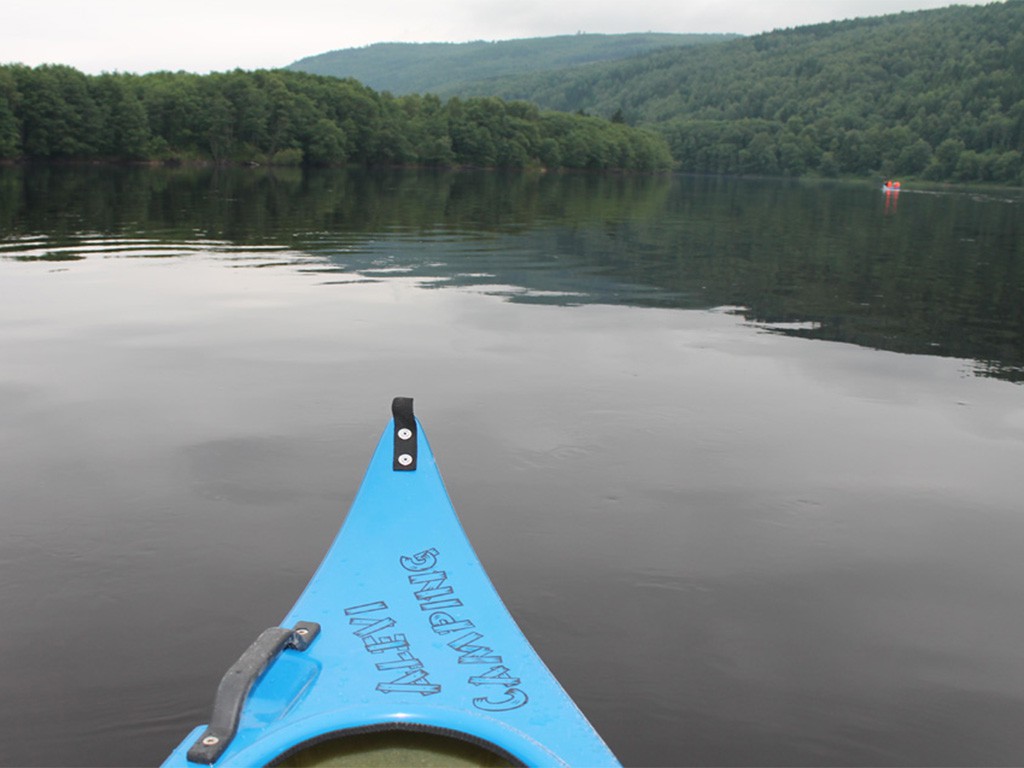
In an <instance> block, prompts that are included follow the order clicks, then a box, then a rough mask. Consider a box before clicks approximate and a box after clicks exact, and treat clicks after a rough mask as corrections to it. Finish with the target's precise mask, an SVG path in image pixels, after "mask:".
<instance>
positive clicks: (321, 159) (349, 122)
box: [0, 64, 672, 171]
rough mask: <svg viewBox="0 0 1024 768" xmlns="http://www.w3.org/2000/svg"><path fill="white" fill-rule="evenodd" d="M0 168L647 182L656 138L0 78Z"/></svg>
mask: <svg viewBox="0 0 1024 768" xmlns="http://www.w3.org/2000/svg"><path fill="white" fill-rule="evenodd" d="M0 159H5V160H8V161H12V160H26V161H69V160H92V161H97V160H99V161H114V162H162V163H203V162H212V163H218V164H238V165H244V164H261V165H284V166H288V165H344V164H365V165H421V166H438V167H452V166H474V167H507V168H529V167H538V168H540V167H543V168H572V169H593V170H627V171H660V170H666V169H668V168H670V167H671V164H672V157H671V153H670V152H669V149H668V145H667V143H666V141H665V139H664V137H662V136H661V135H659V134H657V133H655V132H653V131H649V130H645V129H641V128H635V127H630V126H627V125H623V124H621V123H615V122H612V121H609V120H606V119H603V118H599V117H590V116H586V115H580V114H565V113H559V112H554V111H542V110H541V109H539V108H538V107H536V106H534V105H532V104H527V103H525V102H516V101H504V100H502V99H498V98H493V97H481V98H467V99H459V98H452V99H449V100H447V101H442V100H441V99H439V98H438V97H435V96H419V95H408V96H399V97H396V96H392V95H390V94H388V93H378V92H376V91H374V90H372V89H370V88H367V87H366V86H364V85H362V84H360V83H358V82H356V81H355V80H346V79H338V78H333V77H323V76H316V75H309V74H306V73H301V72H289V71H284V70H267V71H254V72H248V71H242V70H236V71H234V72H226V73H214V74H209V75H195V74H190V73H186V72H177V73H170V72H159V73H154V74H147V75H133V74H119V73H112V74H102V75H95V76H90V75H86V74H83V73H82V72H79V71H78V70H76V69H73V68H71V67H67V66H62V65H42V66H38V67H27V66H23V65H17V64H15V65H4V66H0Z"/></svg>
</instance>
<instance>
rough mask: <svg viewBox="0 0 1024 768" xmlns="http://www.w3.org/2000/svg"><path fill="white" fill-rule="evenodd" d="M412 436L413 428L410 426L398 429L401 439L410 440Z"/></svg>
mask: <svg viewBox="0 0 1024 768" xmlns="http://www.w3.org/2000/svg"><path fill="white" fill-rule="evenodd" d="M410 437H412V430H411V429H409V428H408V427H402V428H401V429H400V430H398V439H399V440H408V439H409V438H410Z"/></svg>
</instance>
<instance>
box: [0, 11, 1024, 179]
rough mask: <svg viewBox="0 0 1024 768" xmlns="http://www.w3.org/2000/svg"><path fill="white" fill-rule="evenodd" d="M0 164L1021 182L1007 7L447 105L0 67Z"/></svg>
mask: <svg viewBox="0 0 1024 768" xmlns="http://www.w3.org/2000/svg"><path fill="white" fill-rule="evenodd" d="M582 37H585V38H586V37H592V36H582ZM594 37H599V36H594ZM566 39H568V40H571V39H572V37H568V38H566ZM551 40H561V38H552V39H549V43H550V41H551ZM481 45H483V46H485V47H486V46H488V45H494V46H497V45H498V44H488V43H483V44H481ZM414 47H415V46H414ZM458 47H459V46H453V48H458ZM385 49H387V47H386V46H385V47H383V48H382V49H381V50H382V51H384V50H385ZM495 50H497V47H496V48H495ZM554 55H555V54H550V56H554ZM550 56H549V57H548V58H549V59H550ZM555 58H557V56H555ZM476 72H477V74H478V75H479V74H480V73H481V72H484V70H483V69H481V68H478V69H477V70H476ZM543 110H552V111H543ZM0 159H8V160H14V159H27V160H36V159H49V160H54V159H56V160H68V159H78V160H81V159H100V160H146V161H162V162H215V163H234V164H245V163H258V164H273V165H296V164H306V165H334V164H366V165H370V164H376V165H379V164H391V165H428V166H480V167H509V168H522V167H544V168H560V167H565V168H587V169H612V168H622V169H632V170H645V171H646V170H658V169H664V168H668V167H670V166H674V167H675V168H676V169H678V170H682V171H685V172H693V173H712V174H744V175H763V176H776V175H782V176H804V175H816V176H825V177H833V176H859V177H872V176H873V177H897V178H900V177H902V178H910V179H928V180H933V181H938V182H949V181H954V182H990V183H997V184H1004V185H1021V184H1024V0H1006V1H1005V2H1001V3H992V4H990V5H984V6H969V7H967V6H952V7H949V8H944V9H940V10H934V11H920V12H916V13H901V14H893V15H889V16H882V17H877V18H870V19H856V20H852V21H843V22H832V23H828V24H818V25H814V26H806V27H799V28H795V29H784V30H777V31H774V32H769V33H766V34H763V35H757V36H754V37H749V38H741V39H736V40H729V41H725V42H717V43H713V44H706V45H699V46H692V45H691V46H685V47H678V46H677V47H674V48H669V49H663V50H660V51H657V52H654V53H649V54H645V55H638V56H635V57H633V58H629V59H626V60H622V61H615V62H599V63H590V64H587V65H585V66H581V67H571V68H568V69H560V70H549V71H544V72H539V73H533V74H527V75H522V76H518V77H515V78H509V77H502V78H491V79H487V80H484V81H482V82H480V83H477V84H475V85H466V86H464V87H460V94H459V95H458V96H454V97H452V98H450V99H447V100H445V99H444V98H442V97H440V96H438V95H436V94H435V95H426V96H421V95H412V94H410V95H402V96H394V95H392V94H390V93H388V92H378V91H375V90H372V89H371V88H369V87H367V86H365V85H363V84H361V83H359V82H357V81H356V80H352V79H337V78H332V77H323V76H315V75H311V74H308V73H302V72H293V71H284V70H275V71H259V72H242V71H235V72H230V73H218V74H212V75H205V76H200V75H192V74H187V73H184V72H179V73H166V72H165V73H156V74H150V75H129V74H104V75H99V76H87V75H84V74H82V73H80V72H77V71H76V70H74V69H71V68H68V67H62V66H43V67H36V68H34V69H32V68H28V67H24V66H21V65H8V66H2V67H0Z"/></svg>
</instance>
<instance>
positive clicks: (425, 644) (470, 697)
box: [164, 398, 619, 766]
mask: <svg viewBox="0 0 1024 768" xmlns="http://www.w3.org/2000/svg"><path fill="white" fill-rule="evenodd" d="M392 412H393V418H392V420H391V422H390V424H389V425H388V428H387V429H386V430H385V432H384V435H383V436H382V437H381V439H380V442H379V444H378V445H377V449H376V452H375V453H374V455H373V459H372V460H371V462H370V467H369V469H368V470H367V472H366V476H365V478H364V479H363V482H362V485H361V486H360V488H359V492H358V494H357V495H356V498H355V501H354V502H353V504H352V508H351V510H350V511H349V513H348V517H347V518H346V519H345V522H344V525H343V526H342V529H341V532H340V533H339V534H338V536H337V538H336V539H335V541H334V543H333V544H332V545H331V548H330V550H329V551H328V552H327V555H326V556H325V558H324V561H323V562H322V563H321V564H320V567H319V569H318V570H317V572H316V574H314V576H313V578H312V580H311V581H310V582H309V584H308V585H307V587H306V589H305V591H304V592H303V594H302V596H301V597H300V598H299V599H298V602H296V603H295V606H294V607H293V608H292V610H291V612H290V613H289V614H288V615H287V616H286V617H285V619H284V621H283V622H282V625H281V626H280V627H273V628H271V629H268V630H266V631H265V632H263V633H262V634H261V635H260V636H259V638H257V640H256V641H255V642H254V643H253V645H252V646H251V647H250V648H249V649H248V650H247V651H246V652H245V653H244V654H243V655H242V657H241V658H240V659H239V660H238V662H237V663H236V664H235V665H234V666H233V667H232V668H231V669H229V670H228V672H227V673H226V674H225V675H224V678H223V679H222V680H221V683H220V686H219V688H218V690H217V694H216V696H215V700H214V705H213V713H212V716H211V718H210V724H209V725H208V726H200V727H198V728H196V729H195V730H193V731H192V733H190V734H189V735H188V736H187V737H186V738H185V740H184V741H183V742H182V743H181V744H180V745H179V746H178V747H177V748H176V749H175V750H174V752H172V753H171V755H170V757H169V758H168V759H167V761H166V762H165V763H164V765H165V766H189V765H193V766H194V765H215V766H262V765H268V764H278V763H282V762H285V763H287V762H288V760H289V758H292V757H296V756H298V757H299V758H301V757H302V756H303V755H304V754H312V753H313V752H314V751H315V750H316V749H318V748H319V749H322V748H323V745H325V744H328V745H329V744H343V743H344V742H345V740H346V739H350V738H356V737H359V736H360V735H364V734H368V733H370V734H375V733H378V732H384V733H394V734H396V735H401V734H406V733H416V734H427V735H435V736H438V737H444V738H445V739H453V740H455V741H457V742H459V743H466V744H469V745H474V746H475V747H476V748H482V749H483V750H484V751H486V752H487V753H488V754H491V755H496V756H498V757H499V758H501V759H502V760H506V761H508V762H509V763H511V764H513V765H543V766H549V765H552V766H553V765H568V766H616V765H619V763H618V761H617V760H616V759H615V756H614V755H613V754H612V753H611V751H610V750H609V749H608V747H607V746H606V745H605V743H604V742H603V741H602V740H601V737H600V736H599V735H598V734H597V732H596V731H595V730H594V728H593V727H592V726H591V725H590V723H589V722H588V721H587V719H586V718H585V717H584V715H583V714H582V713H581V712H580V710H579V709H578V708H577V707H576V705H575V704H574V703H573V701H572V699H571V698H570V697H569V695H568V694H567V693H566V692H565V690H564V689H563V688H562V687H561V685H559V683H558V681H557V680H556V679H555V677H554V676H553V675H552V674H551V672H550V671H549V670H548V669H547V667H545V666H544V663H543V662H542V661H541V660H540V658H539V657H538V656H537V654H536V652H535V651H534V650H533V648H532V647H531V646H530V644H529V642H528V641H527V640H526V638H525V637H524V636H523V634H522V632H521V631H520V629H519V627H518V626H517V625H516V623H515V621H514V620H513V618H512V616H511V615H510V614H509V612H508V610H507V609H506V608H505V606H504V604H503V603H502V601H501V598H500V597H499V596H498V594H497V592H496V591H495V589H494V587H493V585H492V584H491V582H490V579H489V578H488V577H487V574H486V572H485V571H484V569H483V566H482V565H481V564H480V561H479V559H478V558H477V556H476V553H475V552H474V551H473V548H472V546H471V545H470V543H469V540H468V539H467V538H466V534H465V533H464V531H463V530H462V525H461V524H460V523H459V520H458V517H457V516H456V514H455V510H454V509H453V508H452V504H451V501H450V500H449V498H448V494H447V492H446V491H445V488H444V483H443V481H442V479H441V475H440V473H439V472H438V469H437V466H436V464H435V463H434V456H433V454H432V453H431V450H430V446H429V445H428V443H427V440H426V437H425V436H424V434H423V431H422V429H421V427H420V424H419V421H418V420H417V419H416V418H415V416H414V415H413V411H412V400H411V399H409V398H396V399H395V401H394V403H393V405H392ZM297 764H312V763H309V762H306V763H303V762H302V761H301V759H300V760H299V763H297Z"/></svg>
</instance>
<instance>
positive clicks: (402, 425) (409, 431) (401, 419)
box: [391, 397, 416, 472]
mask: <svg viewBox="0 0 1024 768" xmlns="http://www.w3.org/2000/svg"><path fill="white" fill-rule="evenodd" d="M391 415H392V416H394V420H395V458H394V461H393V462H392V465H391V468H392V469H393V470H394V471H395V472H415V471H416V417H415V416H414V415H413V413H412V398H411V397H396V398H395V399H394V400H392V401H391Z"/></svg>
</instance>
